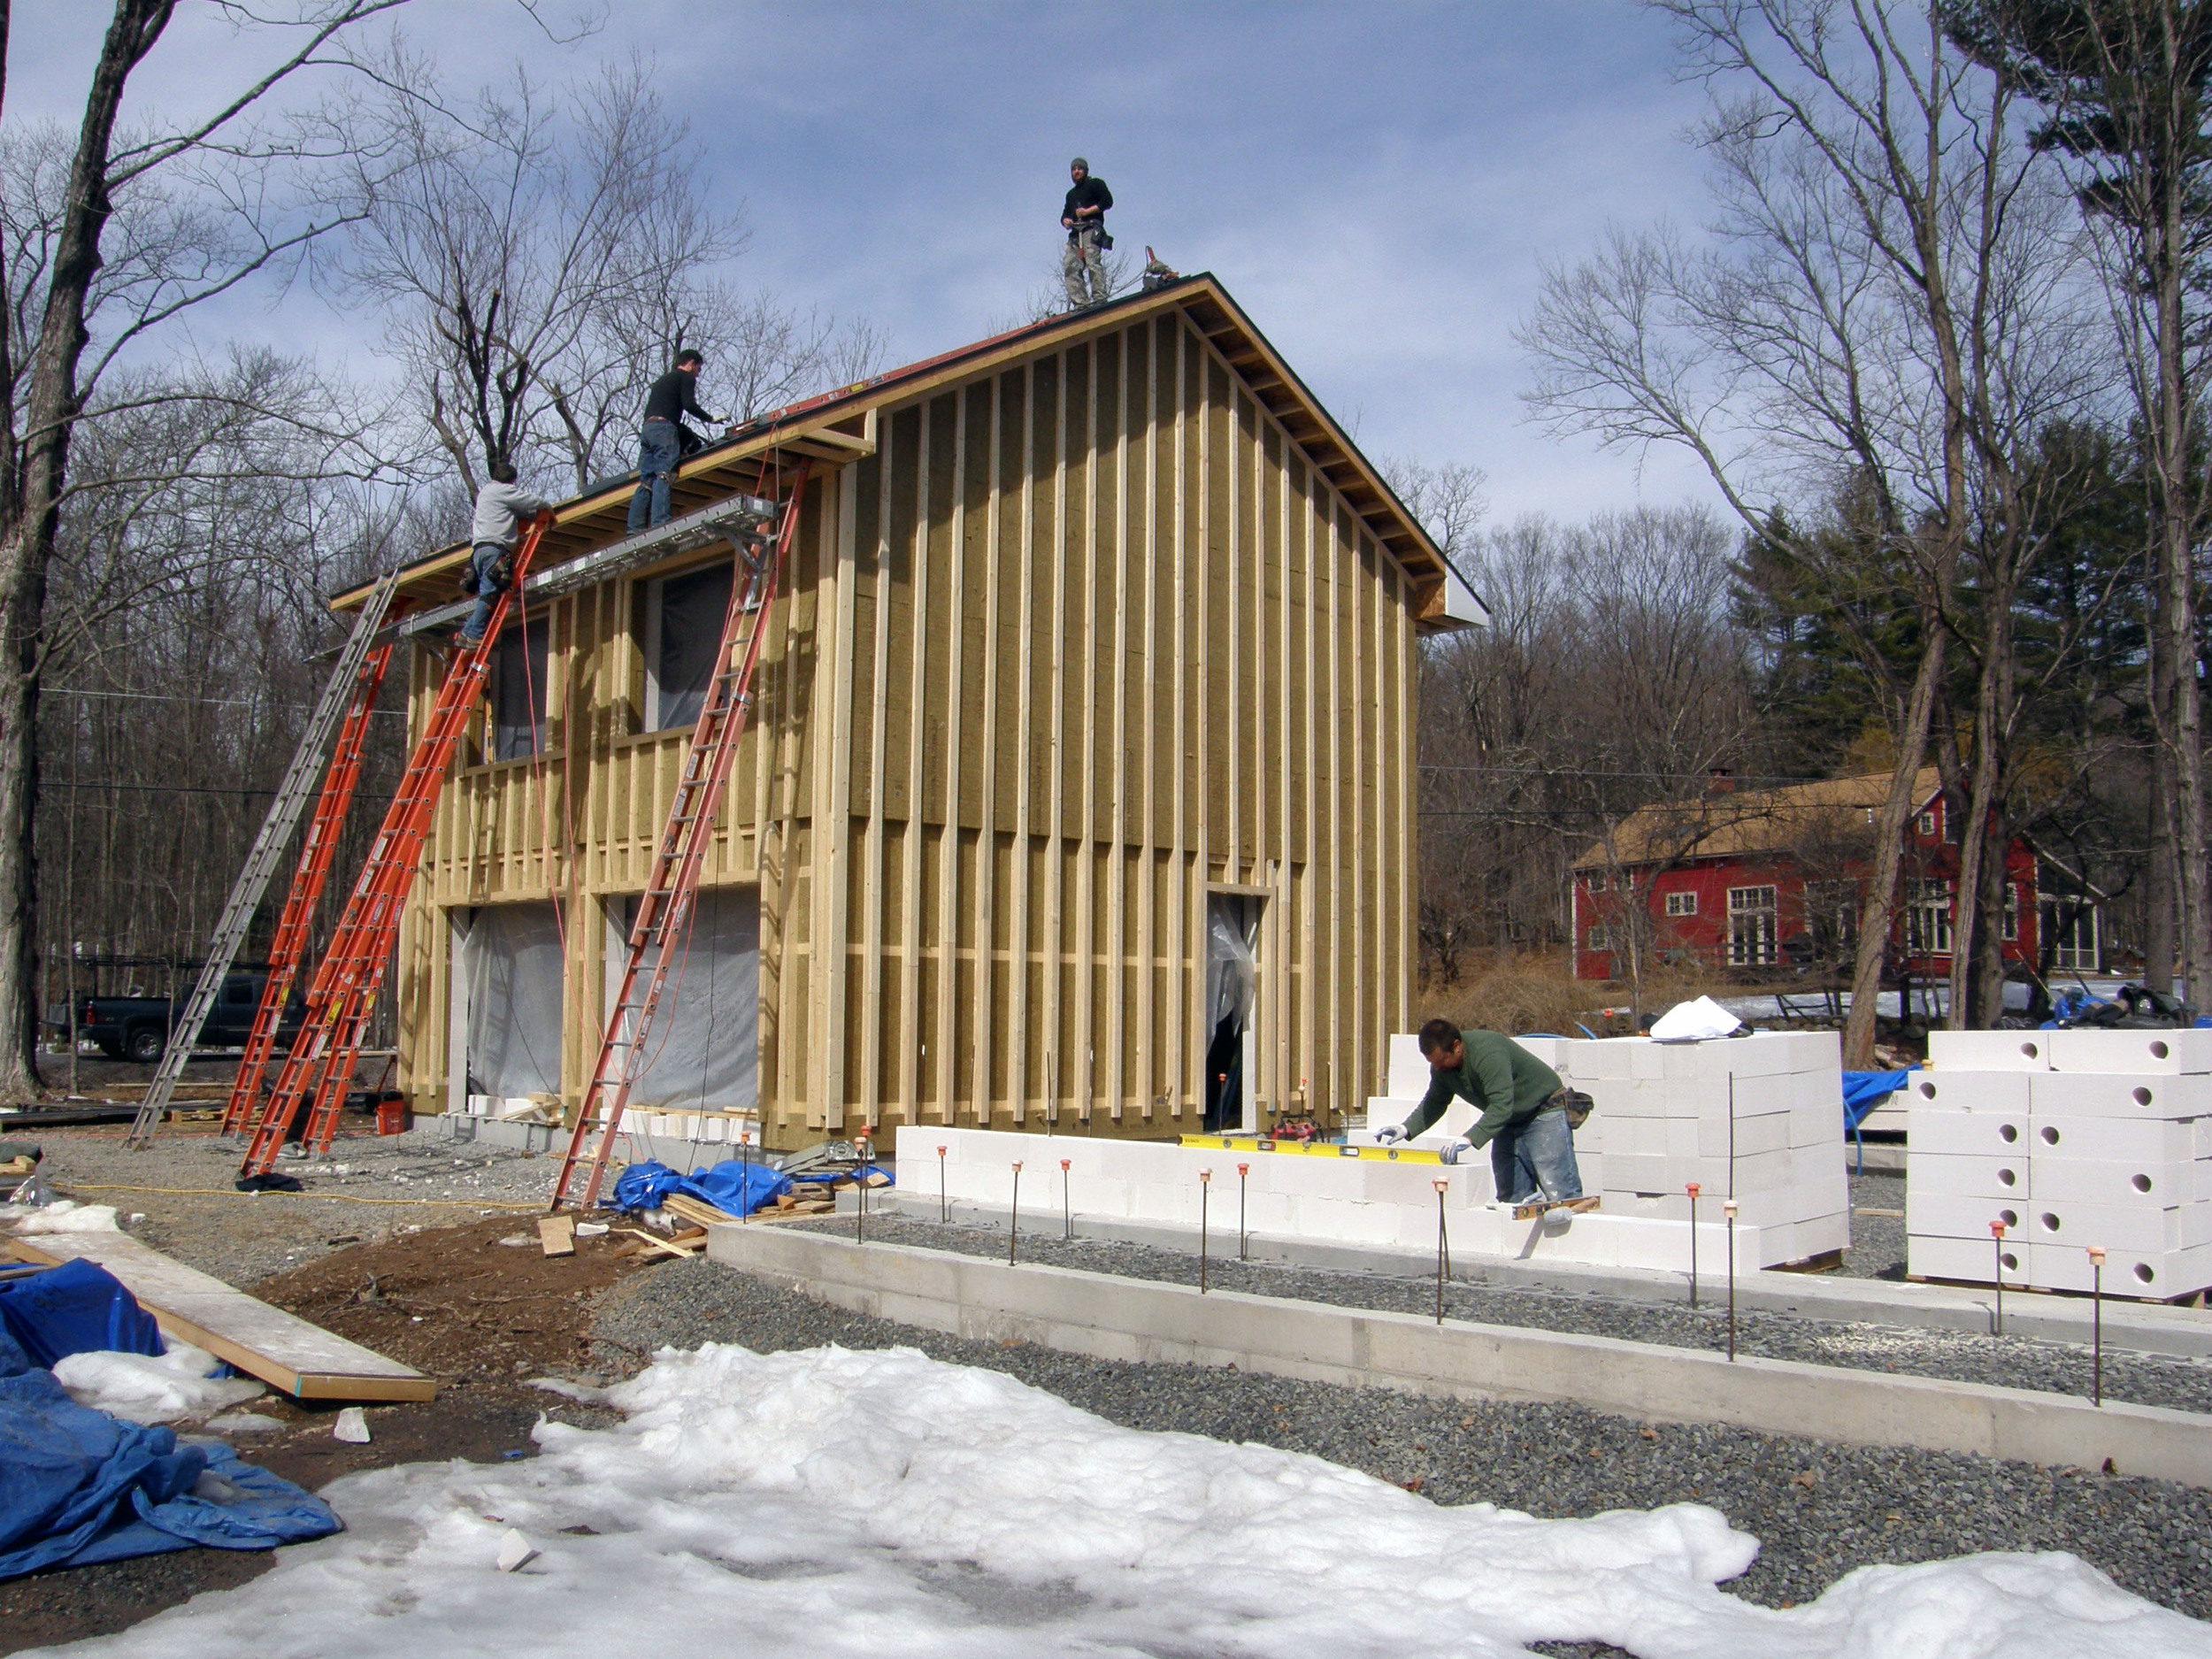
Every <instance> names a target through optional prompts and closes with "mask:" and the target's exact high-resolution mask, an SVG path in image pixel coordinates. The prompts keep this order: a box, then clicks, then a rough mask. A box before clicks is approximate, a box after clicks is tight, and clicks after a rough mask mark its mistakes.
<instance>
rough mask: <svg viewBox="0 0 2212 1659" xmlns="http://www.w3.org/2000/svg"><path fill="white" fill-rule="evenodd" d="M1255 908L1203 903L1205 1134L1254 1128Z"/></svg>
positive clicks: (1227, 898)
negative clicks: (1205, 1027) (1204, 911)
mask: <svg viewBox="0 0 2212 1659" xmlns="http://www.w3.org/2000/svg"><path fill="white" fill-rule="evenodd" d="M1259 937H1260V902H1259V900H1257V899H1255V898H1249V897H1247V896H1245V895H1240V894H1233V893H1216V894H1211V895H1208V897H1207V900H1206V1018H1207V1022H1208V1025H1207V1037H1206V1094H1205V1114H1204V1117H1203V1119H1202V1122H1203V1123H1204V1125H1205V1128H1206V1132H1207V1133H1209V1134H1226V1133H1232V1132H1233V1131H1237V1130H1253V1129H1257V1128H1258V1127H1259V1124H1258V1121H1257V1119H1258V1112H1257V1110H1256V1106H1255V1104H1254V1102H1253V1098H1252V1089H1253V1084H1254V1082H1255V1080H1256V1079H1254V1076H1253V1071H1254V1067H1253V1043H1252V1004H1253V1002H1254V1001H1255V1000H1256V996H1257V995H1258V991H1259V972H1258V961H1257V955H1256V953H1257V950H1258V946H1259Z"/></svg>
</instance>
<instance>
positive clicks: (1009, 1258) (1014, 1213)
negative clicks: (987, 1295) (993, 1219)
mask: <svg viewBox="0 0 2212 1659" xmlns="http://www.w3.org/2000/svg"><path fill="white" fill-rule="evenodd" d="M1021 1229H1022V1166H1021V1160H1020V1159H1018V1158H1017V1159H1016V1160H1015V1161H1014V1207H1013V1208H1012V1209H1011V1210H1009V1211H1007V1215H1006V1265H1007V1266H1009V1267H1011V1266H1013V1265H1014V1240H1017V1239H1018V1238H1020V1237H1021Z"/></svg>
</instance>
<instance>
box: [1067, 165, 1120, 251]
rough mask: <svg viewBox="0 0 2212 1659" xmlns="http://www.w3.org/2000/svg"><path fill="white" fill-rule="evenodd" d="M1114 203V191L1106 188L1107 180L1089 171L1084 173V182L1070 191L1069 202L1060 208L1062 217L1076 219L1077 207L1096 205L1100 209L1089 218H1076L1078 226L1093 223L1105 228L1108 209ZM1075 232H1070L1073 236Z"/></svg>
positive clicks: (1091, 224) (1078, 227) (1086, 225)
mask: <svg viewBox="0 0 2212 1659" xmlns="http://www.w3.org/2000/svg"><path fill="white" fill-rule="evenodd" d="M1113 204H1114V193H1113V192H1112V191H1111V190H1110V189H1108V188H1106V180H1103V179H1101V178H1098V177H1097V176H1095V175H1094V174H1092V173H1085V174H1084V175H1083V182H1082V183H1080V184H1079V185H1077V186H1075V187H1074V188H1072V189H1071V190H1070V191H1069V192H1068V199H1067V202H1066V203H1065V204H1064V205H1063V206H1062V208H1061V209H1060V217H1061V218H1062V219H1075V210H1076V209H1077V208H1079V207H1094V208H1096V209H1098V211H1097V212H1095V213H1094V214H1092V215H1091V216H1090V217H1089V218H1088V219H1075V224H1076V228H1077V229H1081V228H1084V227H1089V226H1093V225H1095V226H1098V227H1102V228H1103V227H1104V226H1105V223H1106V210H1107V209H1108V208H1110V207H1111V206H1113ZM1068 234H1070V235H1071V236H1072V235H1073V234H1075V231H1073V230H1071V231H1070V232H1069V233H1068Z"/></svg>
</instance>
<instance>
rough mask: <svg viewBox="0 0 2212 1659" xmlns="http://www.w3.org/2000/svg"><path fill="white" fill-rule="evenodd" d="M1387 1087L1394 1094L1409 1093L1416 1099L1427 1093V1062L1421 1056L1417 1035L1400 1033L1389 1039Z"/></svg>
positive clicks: (1419, 1041)
mask: <svg viewBox="0 0 2212 1659" xmlns="http://www.w3.org/2000/svg"><path fill="white" fill-rule="evenodd" d="M1388 1087H1389V1089H1390V1093H1391V1094H1393V1095H1394V1096H1397V1095H1407V1094H1410V1095H1412V1096H1413V1097H1414V1098H1415V1099H1416V1100H1418V1099H1419V1098H1420V1097H1421V1096H1422V1095H1424V1094H1427V1093H1428V1088H1429V1063H1428V1061H1427V1060H1426V1059H1425V1058H1423V1057H1422V1054H1421V1040H1420V1038H1419V1037H1417V1036H1408V1035H1405V1034H1402V1033H1401V1034H1398V1035H1394V1036H1393V1037H1392V1038H1391V1039H1390V1067H1389V1084H1388Z"/></svg>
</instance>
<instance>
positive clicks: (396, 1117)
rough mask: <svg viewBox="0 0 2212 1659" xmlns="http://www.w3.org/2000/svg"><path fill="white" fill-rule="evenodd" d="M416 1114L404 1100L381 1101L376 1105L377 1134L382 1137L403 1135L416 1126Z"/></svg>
mask: <svg viewBox="0 0 2212 1659" xmlns="http://www.w3.org/2000/svg"><path fill="white" fill-rule="evenodd" d="M414 1122H415V1114H414V1111H413V1109H412V1108H411V1107H410V1106H409V1105H408V1104H407V1102H405V1101H403V1100H380V1101H379V1102H377V1103H376V1133H379V1134H380V1135H403V1134H405V1133H407V1132H408V1130H409V1129H411V1128H412V1127H413V1126H414Z"/></svg>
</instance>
